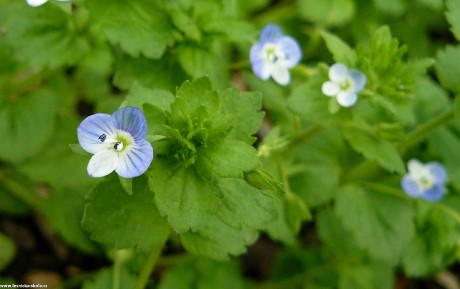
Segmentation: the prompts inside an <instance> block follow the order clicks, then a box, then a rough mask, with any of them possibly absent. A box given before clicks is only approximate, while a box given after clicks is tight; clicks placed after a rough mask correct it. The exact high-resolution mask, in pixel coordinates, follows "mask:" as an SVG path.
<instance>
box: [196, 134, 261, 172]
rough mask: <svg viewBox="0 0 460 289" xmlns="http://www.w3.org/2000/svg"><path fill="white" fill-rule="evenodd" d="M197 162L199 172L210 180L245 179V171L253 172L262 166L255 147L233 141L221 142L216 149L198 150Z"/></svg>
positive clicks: (205, 148)
mask: <svg viewBox="0 0 460 289" xmlns="http://www.w3.org/2000/svg"><path fill="white" fill-rule="evenodd" d="M235 156H238V158H236V157H235ZM196 161H197V163H196V164H197V166H196V170H197V172H198V173H199V174H200V175H201V176H203V177H205V178H209V179H214V178H215V177H223V178H232V177H233V178H243V173H244V172H245V171H251V170H254V169H256V168H257V167H259V166H260V161H259V158H258V157H257V150H256V149H255V148H254V147H252V146H250V145H248V144H246V143H243V142H240V141H231V140H225V141H222V142H219V143H217V144H216V145H215V147H214V148H211V147H209V146H208V147H204V148H202V149H198V151H197V160H196Z"/></svg>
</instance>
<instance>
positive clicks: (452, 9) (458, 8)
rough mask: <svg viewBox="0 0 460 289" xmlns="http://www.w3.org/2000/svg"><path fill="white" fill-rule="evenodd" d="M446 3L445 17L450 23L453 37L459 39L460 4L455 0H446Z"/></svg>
mask: <svg viewBox="0 0 460 289" xmlns="http://www.w3.org/2000/svg"><path fill="white" fill-rule="evenodd" d="M446 5H447V12H446V17H447V21H449V23H450V25H451V28H450V30H451V31H452V32H453V33H454V35H455V38H457V40H460V5H459V3H458V1H457V0H447V1H446Z"/></svg>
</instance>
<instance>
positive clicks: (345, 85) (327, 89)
mask: <svg viewBox="0 0 460 289" xmlns="http://www.w3.org/2000/svg"><path fill="white" fill-rule="evenodd" d="M329 79H330V80H329V81H326V82H325V83H323V86H322V88H321V89H322V92H323V93H324V94H325V95H327V96H330V97H336V98H337V102H338V103H339V104H340V105H341V106H344V107H350V106H352V105H354V104H355V103H356V101H357V100H358V93H359V92H360V91H361V90H363V88H364V86H365V85H366V81H367V78H366V75H364V74H363V73H362V72H361V71H359V70H357V69H350V70H349V69H348V68H347V67H346V66H345V65H344V64H342V63H335V64H334V65H332V66H331V68H330V69H329Z"/></svg>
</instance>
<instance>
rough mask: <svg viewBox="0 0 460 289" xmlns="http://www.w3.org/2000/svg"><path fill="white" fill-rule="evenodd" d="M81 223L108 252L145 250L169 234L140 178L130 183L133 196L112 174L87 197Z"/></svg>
mask: <svg viewBox="0 0 460 289" xmlns="http://www.w3.org/2000/svg"><path fill="white" fill-rule="evenodd" d="M82 223H83V227H84V228H85V229H86V230H87V231H88V232H90V233H91V237H92V238H93V239H95V240H96V241H98V242H101V243H103V244H104V245H105V246H106V247H107V248H110V249H123V248H137V249H139V250H142V251H143V250H148V249H149V248H150V247H152V246H154V245H156V244H158V243H161V242H164V240H165V239H166V238H167V237H168V235H169V226H168V224H167V223H166V221H165V220H164V219H163V218H162V217H161V216H160V214H159V213H158V211H157V208H156V205H155V202H154V198H153V194H152V193H151V192H150V191H149V188H148V186H147V181H146V179H145V177H143V176H141V177H138V178H135V179H134V180H133V194H132V195H128V194H126V192H125V191H124V189H123V188H122V186H121V185H120V182H119V180H118V179H117V177H116V176H114V175H112V176H110V177H108V178H107V179H106V180H104V181H102V182H101V183H99V184H98V185H97V186H96V187H95V188H94V189H93V190H92V191H91V192H90V193H89V195H88V203H87V205H86V207H85V213H84V216H83V221H82Z"/></svg>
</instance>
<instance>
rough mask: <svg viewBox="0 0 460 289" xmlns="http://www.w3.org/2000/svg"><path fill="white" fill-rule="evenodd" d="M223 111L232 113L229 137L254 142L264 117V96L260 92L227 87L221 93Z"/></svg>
mask: <svg viewBox="0 0 460 289" xmlns="http://www.w3.org/2000/svg"><path fill="white" fill-rule="evenodd" d="M220 105H221V112H222V113H225V114H229V115H231V119H230V120H229V121H230V123H231V126H232V130H231V132H230V133H229V137H234V138H236V139H238V140H241V141H245V142H247V143H249V144H252V143H253V142H254V140H255V138H254V137H253V136H252V135H253V134H255V133H257V131H258V130H259V127H260V124H261V122H262V118H263V115H264V114H263V112H261V111H260V110H261V108H262V96H261V94H260V93H258V92H242V93H241V92H238V91H237V90H236V89H233V88H231V89H227V90H225V91H223V92H222V93H221V99H220Z"/></svg>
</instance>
